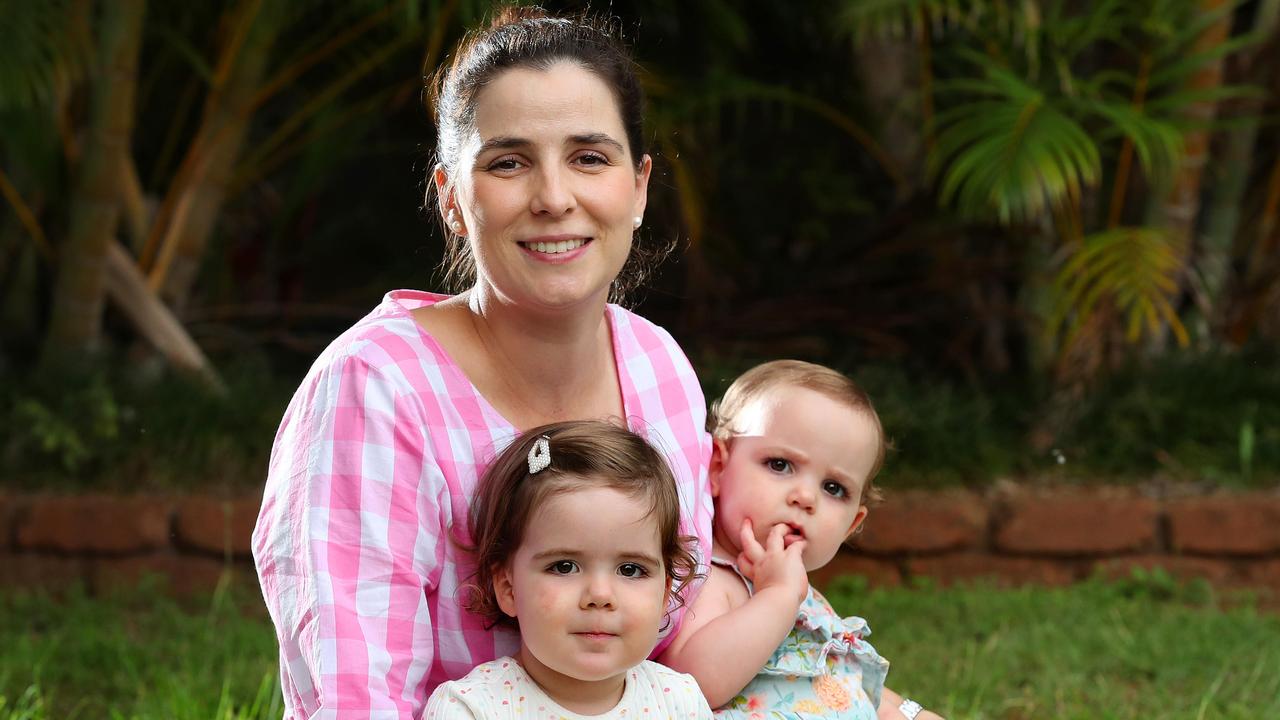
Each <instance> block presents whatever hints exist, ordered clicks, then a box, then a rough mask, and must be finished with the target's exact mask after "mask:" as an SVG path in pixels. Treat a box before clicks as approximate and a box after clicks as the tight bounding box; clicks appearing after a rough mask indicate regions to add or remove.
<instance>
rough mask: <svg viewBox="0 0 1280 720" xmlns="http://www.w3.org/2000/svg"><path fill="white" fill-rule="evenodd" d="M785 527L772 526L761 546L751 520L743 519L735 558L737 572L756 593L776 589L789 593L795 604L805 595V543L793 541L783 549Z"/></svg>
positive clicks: (807, 576)
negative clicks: (740, 548) (749, 583)
mask: <svg viewBox="0 0 1280 720" xmlns="http://www.w3.org/2000/svg"><path fill="white" fill-rule="evenodd" d="M787 530H788V528H787V526H786V525H783V524H778V525H774V526H773V528H772V529H770V530H769V537H767V538H765V541H764V543H765V544H764V545H763V546H761V545H760V543H759V542H757V541H756V535H755V532H754V531H753V529H752V527H751V520H750V519H749V518H743V520H742V531H741V539H740V542H741V547H742V552H741V553H739V554H738V570H740V571H741V572H742V574H743V575H744V576H746V578H747V579H748V580H751V582H752V583H753V584H754V585H755V589H756V592H760V591H761V590H764V589H765V588H772V587H780V588H785V589H787V590H790V591H791V592H792V593H793V594H794V595H795V598H796V604H797V605H799V604H800V603H802V602H804V598H805V595H807V594H808V592H809V574H808V573H806V572H805V569H804V558H803V557H801V555H800V554H801V553H802V552H804V546H805V541H804V540H797V541H795V542H793V543H791V545H790V547H787V546H785V545H786V544H785V542H784V538H785V537H786V535H787Z"/></svg>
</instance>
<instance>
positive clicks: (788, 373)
mask: <svg viewBox="0 0 1280 720" xmlns="http://www.w3.org/2000/svg"><path fill="white" fill-rule="evenodd" d="M784 386H791V387H802V388H806V389H808V390H813V391H814V392H817V393H820V394H822V395H825V396H826V397H828V398H830V399H832V400H835V401H836V402H840V403H844V404H845V405H848V406H849V407H850V408H852V409H854V410H857V411H860V412H862V413H865V414H866V416H867V417H868V418H870V420H871V422H872V423H873V424H874V425H875V428H876V435H877V437H878V443H877V445H876V459H875V462H874V463H873V464H872V465H871V471H870V472H869V473H867V479H866V481H865V482H864V483H863V485H862V497H861V498H860V500H859V502H861V503H862V504H863V505H875V504H876V503H879V502H880V501H881V493H880V490H879V488H877V487H876V486H875V478H876V475H877V474H879V472H880V468H881V467H882V466H883V465H884V458H885V455H886V454H887V453H888V451H889V443H888V441H887V440H886V439H885V436H884V427H882V426H881V425H880V415H879V414H877V413H876V409H875V406H874V405H872V404H871V398H870V396H868V395H867V393H866V391H865V390H863V389H862V388H861V387H859V386H858V384H857V383H855V382H854V381H853V380H852V379H851V378H849V377H848V376H846V375H844V374H842V373H840V372H837V371H835V370H832V369H831V368H829V367H826V366H824V365H815V364H814V363H809V362H804V361H803V360H774V361H772V362H767V363H763V364H761V365H757V366H755V367H753V368H751V369H750V370H748V371H746V372H744V373H742V374H741V375H739V376H738V378H737V379H736V380H734V381H733V384H732V385H730V386H729V389H728V390H725V392H724V396H723V397H721V398H720V399H719V400H717V401H716V402H714V403H712V405H711V412H709V413H707V431H708V432H710V433H711V434H712V435H713V436H714V437H716V438H717V439H720V440H728V439H729V438H731V437H733V436H734V435H737V434H738V431H737V430H735V429H734V427H733V422H734V420H735V419H736V418H737V417H738V414H739V413H741V412H742V410H743V409H744V408H746V407H747V406H748V405H749V404H751V402H753V401H755V400H756V399H758V398H760V397H762V396H764V395H766V394H768V392H769V391H770V390H773V389H774V388H778V387H784Z"/></svg>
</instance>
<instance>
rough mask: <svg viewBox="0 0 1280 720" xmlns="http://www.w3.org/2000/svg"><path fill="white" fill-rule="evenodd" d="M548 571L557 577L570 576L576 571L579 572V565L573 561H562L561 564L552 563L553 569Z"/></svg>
mask: <svg viewBox="0 0 1280 720" xmlns="http://www.w3.org/2000/svg"><path fill="white" fill-rule="evenodd" d="M548 569H549V570H550V571H551V572H553V573H555V574H557V575H568V574H569V573H572V572H573V571H574V570H577V569H578V565H577V564H576V563H574V562H573V561H571V560H561V561H559V562H556V563H552V564H551V567H550V568H548Z"/></svg>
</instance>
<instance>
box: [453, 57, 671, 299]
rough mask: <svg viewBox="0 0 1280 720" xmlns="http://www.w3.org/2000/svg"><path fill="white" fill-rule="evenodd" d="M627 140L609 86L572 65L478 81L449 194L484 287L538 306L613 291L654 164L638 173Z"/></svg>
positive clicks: (507, 73) (513, 72)
mask: <svg viewBox="0 0 1280 720" xmlns="http://www.w3.org/2000/svg"><path fill="white" fill-rule="evenodd" d="M626 142H627V140H626V133H625V129H624V127H623V124H622V117H621V115H620V114H619V111H618V104H617V102H616V100H615V99H614V96H613V93H612V92H611V91H610V89H609V86H608V85H606V84H605V83H604V82H603V81H602V80H600V78H599V77H597V76H596V75H594V74H592V73H591V72H589V71H587V70H585V69H583V68H582V67H581V66H579V65H577V64H575V63H571V62H561V63H557V64H556V65H553V66H552V67H551V68H549V69H547V70H533V69H528V68H514V69H511V70H507V71H505V72H503V73H501V74H500V75H498V76H496V77H495V78H494V79H493V80H492V81H491V82H490V83H489V84H488V85H487V86H486V87H485V88H484V89H483V90H481V91H480V93H479V95H478V96H477V98H476V105H475V129H474V132H472V134H471V136H470V137H469V138H468V139H467V140H466V141H465V142H464V144H463V147H462V152H461V154H460V157H459V161H458V165H457V167H456V170H455V174H456V177H455V178H453V179H454V180H455V184H454V189H453V192H452V193H451V194H449V195H447V196H445V197H444V198H443V201H444V206H445V210H446V212H447V211H448V210H451V209H452V210H455V212H456V216H457V217H458V219H460V220H461V221H462V224H463V229H462V232H463V233H464V234H465V235H466V237H467V242H468V244H469V246H470V249H471V252H472V256H473V257H474V259H475V264H476V285H477V289H478V290H479V291H481V292H484V293H493V294H494V295H496V296H497V298H498V299H500V300H501V301H503V302H510V303H515V304H519V305H521V306H524V307H528V308H530V309H537V310H543V311H546V310H558V309H563V308H567V307H572V306H574V305H577V304H580V303H583V302H590V301H598V300H599V299H601V298H603V297H607V295H608V291H609V285H610V284H611V283H612V282H613V279H614V278H615V277H616V276H617V275H618V272H619V271H620V270H621V269H622V266H623V263H624V262H626V259H627V254H628V253H629V252H630V250H631V237H632V232H633V230H634V228H635V224H634V218H636V217H637V216H643V214H644V208H645V201H646V193H647V188H648V184H649V171H650V168H651V165H652V163H651V160H650V159H649V157H648V156H647V155H646V156H645V157H644V158H643V161H642V162H641V163H640V165H639V170H638V171H637V165H636V162H635V158H634V157H632V155H631V152H630V150H629V149H628V148H627V145H626ZM445 180H446V178H445V176H444V175H443V174H442V173H438V174H437V176H436V181H437V183H438V184H441V185H443V184H444V181H445Z"/></svg>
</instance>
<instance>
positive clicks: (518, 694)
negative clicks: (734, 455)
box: [424, 422, 711, 720]
mask: <svg viewBox="0 0 1280 720" xmlns="http://www.w3.org/2000/svg"><path fill="white" fill-rule="evenodd" d="M679 522H680V503H679V498H678V496H677V491H676V483H675V478H674V477H673V476H672V474H671V470H670V469H669V468H668V467H667V464H666V461H665V460H664V459H663V458H662V456H661V455H659V453H658V452H657V451H656V450H654V449H653V447H652V446H650V445H649V444H648V443H647V442H645V441H644V440H643V439H641V438H640V437H638V436H637V435H635V434H633V433H631V432H629V431H627V430H625V429H622V428H618V427H615V426H613V425H609V424H607V423H602V422H567V423H556V424H553V425H546V426H543V427H540V428H537V429H534V430H531V431H529V432H528V433H526V434H524V435H523V436H521V437H520V438H519V439H517V440H516V441H515V442H514V443H513V444H512V445H511V446H510V447H508V448H507V449H506V450H505V451H504V452H503V453H502V454H501V455H500V456H499V457H498V458H497V459H496V460H495V461H494V462H493V464H492V465H491V466H490V468H489V469H488V471H487V472H486V473H485V474H484V476H483V477H482V478H481V480H480V485H479V487H478V488H477V491H476V494H475V497H474V499H473V502H472V507H471V514H470V527H469V531H470V540H469V542H468V543H466V544H467V545H468V547H469V549H470V550H471V552H472V553H473V556H474V559H475V562H476V567H477V570H476V572H475V574H474V575H473V576H472V578H473V579H474V583H473V584H472V585H470V586H469V587H468V588H466V590H468V591H469V597H466V598H464V602H465V605H466V607H467V609H468V610H470V611H472V612H476V613H480V614H482V615H483V616H486V617H487V618H488V619H489V620H490V621H491V622H492V623H494V624H496V623H509V624H511V625H513V626H516V627H518V628H519V630H520V649H519V651H518V652H517V653H516V655H515V657H502V658H499V659H497V660H494V661H492V662H487V663H484V664H483V665H480V666H478V667H476V668H475V669H474V670H472V671H471V672H470V673H469V674H468V675H467V676H466V677H464V678H462V679H461V680H455V681H451V682H446V683H444V684H442V685H440V686H439V687H438V688H436V690H435V692H434V693H433V694H432V695H431V698H430V700H429V701H428V703H427V709H426V713H425V715H424V717H425V718H427V720H431V719H432V718H557V719H560V718H579V717H583V716H590V717H593V718H594V717H599V718H653V719H655V720H656V719H657V718H703V719H705V720H709V719H710V718H711V709H710V708H709V707H708V706H707V703H706V700H705V699H703V696H702V693H701V692H700V690H699V688H698V685H697V683H696V682H695V681H694V679H693V678H692V677H690V676H688V675H683V674H681V673H677V672H675V671H673V670H670V669H668V668H666V667H664V666H662V665H658V664H657V663H653V662H650V661H648V660H646V659H645V658H646V657H648V655H649V653H650V652H652V650H653V648H654V645H655V644H656V642H657V638H658V633H659V630H660V629H661V628H662V627H663V626H664V624H665V623H666V622H667V621H668V617H667V614H668V613H667V608H668V602H669V600H672V599H674V601H675V602H677V603H678V602H680V591H681V588H682V586H683V584H684V583H685V581H686V580H688V579H689V577H690V576H691V574H692V573H693V570H694V568H695V561H694V559H693V557H692V555H690V553H689V551H688V550H687V549H686V542H692V541H691V540H689V539H687V538H682V537H680V536H679V534H678V528H679Z"/></svg>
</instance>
